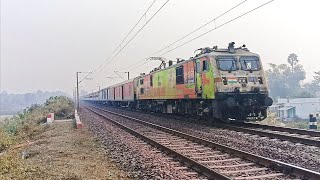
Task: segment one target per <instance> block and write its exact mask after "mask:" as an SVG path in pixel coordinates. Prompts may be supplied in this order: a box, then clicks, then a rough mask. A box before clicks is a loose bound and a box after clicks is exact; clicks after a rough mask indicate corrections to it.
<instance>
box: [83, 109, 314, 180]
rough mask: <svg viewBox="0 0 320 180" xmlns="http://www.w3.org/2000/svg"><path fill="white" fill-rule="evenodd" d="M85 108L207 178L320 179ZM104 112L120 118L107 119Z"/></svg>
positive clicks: (246, 154)
mask: <svg viewBox="0 0 320 180" xmlns="http://www.w3.org/2000/svg"><path fill="white" fill-rule="evenodd" d="M86 108H87V109H89V110H91V111H92V112H94V113H96V114H97V115H99V116H101V117H104V118H106V119H108V120H109V121H112V122H113V123H114V124H116V125H118V126H120V127H121V128H123V129H125V130H127V131H129V132H130V133H131V134H133V135H135V136H137V137H139V138H141V139H143V140H144V141H146V142H148V143H150V144H152V145H153V146H156V147H158V148H159V149H161V150H163V151H165V152H167V153H169V154H171V155H172V156H174V157H175V158H176V159H178V160H179V161H181V162H183V163H184V164H186V165H187V166H188V167H190V168H192V169H194V170H196V171H197V172H199V173H201V174H204V175H205V176H206V177H208V179H213V178H214V179H239V180H240V179H268V178H269V179H270V178H272V179H292V178H301V179H320V173H317V172H314V171H310V170H307V169H304V168H301V167H297V166H293V165H290V164H286V163H283V162H280V161H276V160H272V159H269V158H265V157H261V156H257V155H254V154H251V153H247V152H244V151H240V150H237V149H233V148H230V147H227V146H224V145H221V144H217V143H214V142H211V141H209V140H206V139H202V138H199V137H195V136H192V135H188V134H186V133H182V132H179V131H176V130H173V129H169V128H166V127H163V126H159V125H157V124H152V123H149V122H146V121H143V120H140V119H137V118H134V117H130V116H126V115H122V114H119V113H115V112H112V111H108V110H105V109H101V108H97V107H93V106H91V107H86ZM106 114H109V115H110V114H112V115H115V116H118V117H121V118H116V119H114V118H110V117H108V116H107V115H106ZM188 167H177V169H179V168H181V169H184V168H188Z"/></svg>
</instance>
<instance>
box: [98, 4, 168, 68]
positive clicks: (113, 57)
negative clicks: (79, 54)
mask: <svg viewBox="0 0 320 180" xmlns="http://www.w3.org/2000/svg"><path fill="white" fill-rule="evenodd" d="M169 1H170V0H167V1H166V2H165V3H164V4H163V5H162V6H161V7H160V8H159V9H158V10H157V11H156V12H155V13H154V14H153V15H152V16H151V18H150V19H149V20H148V21H147V22H146V23H145V24H144V25H143V26H142V27H141V28H140V29H139V30H138V31H137V32H136V33H135V34H134V36H133V37H131V39H130V40H129V41H128V42H127V43H126V44H125V45H124V46H123V47H122V48H121V49H120V51H118V53H117V54H116V55H115V56H113V58H112V59H111V60H110V61H109V63H108V64H106V65H105V66H104V67H103V68H102V69H101V70H100V72H101V71H103V70H104V68H105V67H107V66H108V65H109V64H110V63H111V62H112V61H113V60H114V59H115V58H116V57H117V56H118V55H119V54H120V53H121V51H122V50H123V49H124V48H125V47H126V46H127V45H128V44H129V43H130V42H131V41H132V40H133V39H134V38H135V37H136V36H137V35H138V34H139V33H140V31H141V30H142V29H143V28H144V27H145V26H146V25H147V24H148V23H149V22H150V21H151V20H152V19H153V18H154V17H155V16H156V15H157V14H158V12H159V11H160V10H161V9H162V8H163V7H164V6H165V5H166V4H167V3H168V2H169Z"/></svg>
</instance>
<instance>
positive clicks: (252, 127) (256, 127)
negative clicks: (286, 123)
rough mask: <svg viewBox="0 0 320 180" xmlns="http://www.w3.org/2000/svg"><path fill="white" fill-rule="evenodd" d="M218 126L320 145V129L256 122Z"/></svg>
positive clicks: (219, 125)
mask: <svg viewBox="0 0 320 180" xmlns="http://www.w3.org/2000/svg"><path fill="white" fill-rule="evenodd" d="M216 126H218V127H222V128H227V129H230V130H234V131H239V132H244V133H250V134H256V135H259V136H264V137H269V138H275V139H280V140H284V141H290V142H294V143H300V144H306V145H310V146H317V147H320V131H311V130H304V129H295V128H285V127H278V126H268V125H260V124H254V123H232V124H230V125H228V124H216Z"/></svg>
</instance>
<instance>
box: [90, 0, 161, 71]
mask: <svg viewBox="0 0 320 180" xmlns="http://www.w3.org/2000/svg"><path fill="white" fill-rule="evenodd" d="M156 1H157V0H154V1H153V2H152V3H151V5H150V6H149V7H148V9H147V10H146V11H145V12H144V13H143V14H142V16H141V17H140V19H139V20H138V22H137V23H136V24H135V25H134V26H133V27H132V28H131V30H130V31H129V32H128V34H127V35H126V36H125V37H124V38H123V40H122V41H121V42H120V44H119V45H118V46H117V47H116V48H115V49H114V50H113V52H112V53H111V55H110V56H109V57H108V58H107V59H106V60H105V61H104V62H103V63H102V64H101V65H100V66H99V67H98V68H96V69H95V70H94V72H95V71H97V70H98V69H100V68H101V67H102V66H103V64H104V63H106V62H107V61H108V60H109V59H110V58H111V57H112V55H113V54H114V53H115V52H116V51H117V50H118V48H119V47H120V46H121V45H122V43H123V42H124V41H125V40H126V39H127V37H128V36H129V35H130V34H131V32H132V31H133V30H134V29H135V28H136V27H137V25H138V24H139V23H140V21H141V20H142V19H143V17H145V16H146V14H147V12H148V11H149V10H150V8H151V7H152V6H153V4H154V3H155V2H156Z"/></svg>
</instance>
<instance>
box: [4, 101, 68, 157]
mask: <svg viewBox="0 0 320 180" xmlns="http://www.w3.org/2000/svg"><path fill="white" fill-rule="evenodd" d="M73 111H74V109H73V102H72V101H71V99H69V98H67V97H65V96H56V97H50V98H49V99H48V100H47V101H46V102H45V103H44V104H43V105H32V106H31V107H30V108H28V109H25V110H24V111H23V113H19V114H17V115H15V116H14V117H12V118H10V119H7V120H5V121H3V122H2V123H1V124H0V130H1V131H0V150H1V149H2V150H1V151H3V150H4V149H6V148H7V147H8V146H10V144H12V142H11V141H13V139H11V138H12V137H15V138H19V139H31V138H32V137H33V136H35V135H37V134H39V133H41V132H43V131H44V130H45V129H46V126H42V125H41V124H43V123H45V122H46V120H47V114H48V113H51V112H53V113H55V119H62V118H63V119H65V118H73Z"/></svg>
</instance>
